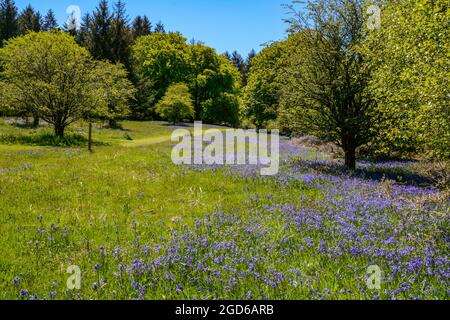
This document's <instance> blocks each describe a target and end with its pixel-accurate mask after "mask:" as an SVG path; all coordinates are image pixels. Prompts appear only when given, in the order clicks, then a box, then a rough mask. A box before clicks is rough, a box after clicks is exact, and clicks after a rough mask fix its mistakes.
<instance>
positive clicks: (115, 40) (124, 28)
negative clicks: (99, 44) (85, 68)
mask: <svg viewBox="0 0 450 320" xmlns="http://www.w3.org/2000/svg"><path fill="white" fill-rule="evenodd" d="M132 43H133V36H132V33H131V30H130V28H129V20H128V16H127V14H126V10H125V3H124V2H123V1H122V0H118V1H117V3H116V4H115V7H114V13H113V18H112V23H111V44H112V45H111V56H112V61H113V62H120V63H122V64H124V65H125V66H126V68H127V69H128V70H130V69H131V45H132Z"/></svg>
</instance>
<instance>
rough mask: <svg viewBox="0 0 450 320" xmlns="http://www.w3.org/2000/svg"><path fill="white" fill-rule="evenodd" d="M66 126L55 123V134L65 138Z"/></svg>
mask: <svg viewBox="0 0 450 320" xmlns="http://www.w3.org/2000/svg"><path fill="white" fill-rule="evenodd" d="M64 129H65V128H64V126H63V125H55V135H56V136H57V137H60V138H64Z"/></svg>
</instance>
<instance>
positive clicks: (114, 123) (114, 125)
mask: <svg viewBox="0 0 450 320" xmlns="http://www.w3.org/2000/svg"><path fill="white" fill-rule="evenodd" d="M108 124H109V127H110V128H111V129H117V128H118V127H119V125H118V122H117V120H116V119H109V120H108Z"/></svg>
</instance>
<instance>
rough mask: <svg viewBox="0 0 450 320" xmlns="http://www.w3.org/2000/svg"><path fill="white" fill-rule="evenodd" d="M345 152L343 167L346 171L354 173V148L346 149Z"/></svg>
mask: <svg viewBox="0 0 450 320" xmlns="http://www.w3.org/2000/svg"><path fill="white" fill-rule="evenodd" d="M344 152H345V166H346V167H347V169H349V170H352V171H354V170H355V169H356V148H355V147H347V148H345V149H344Z"/></svg>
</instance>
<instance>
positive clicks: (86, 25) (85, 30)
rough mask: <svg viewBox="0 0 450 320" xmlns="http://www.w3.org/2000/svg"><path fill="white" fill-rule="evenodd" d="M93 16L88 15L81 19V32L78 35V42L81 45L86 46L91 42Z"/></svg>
mask: <svg viewBox="0 0 450 320" xmlns="http://www.w3.org/2000/svg"><path fill="white" fill-rule="evenodd" d="M91 22H92V19H91V15H90V14H89V13H86V14H85V15H84V16H83V18H82V19H81V24H80V31H79V32H78V33H77V36H76V41H77V42H78V44H80V45H86V44H87V43H88V40H89V32H90V30H91Z"/></svg>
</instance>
